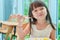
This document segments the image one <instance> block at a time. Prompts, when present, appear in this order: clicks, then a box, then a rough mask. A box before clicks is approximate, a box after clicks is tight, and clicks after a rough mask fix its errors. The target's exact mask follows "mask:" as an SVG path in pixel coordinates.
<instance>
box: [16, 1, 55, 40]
mask: <svg viewBox="0 0 60 40" xmlns="http://www.w3.org/2000/svg"><path fill="white" fill-rule="evenodd" d="M29 17H30V19H29V23H27V24H26V25H25V26H24V27H25V28H24V29H23V28H22V27H23V24H22V22H23V20H24V19H25V18H24V17H23V16H19V18H20V21H19V25H18V26H17V33H18V35H19V37H20V38H21V40H23V39H24V37H25V36H26V35H27V34H28V33H30V37H35V38H36V37H39V38H46V37H47V38H50V39H52V40H55V26H54V25H53V24H52V21H51V17H50V14H49V11H48V8H47V6H46V5H45V4H44V3H43V2H42V1H35V2H33V3H31V5H30V8H29Z"/></svg>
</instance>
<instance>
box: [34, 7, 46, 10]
mask: <svg viewBox="0 0 60 40" xmlns="http://www.w3.org/2000/svg"><path fill="white" fill-rule="evenodd" d="M41 8H44V9H46V8H45V7H37V8H35V7H33V10H35V9H41Z"/></svg>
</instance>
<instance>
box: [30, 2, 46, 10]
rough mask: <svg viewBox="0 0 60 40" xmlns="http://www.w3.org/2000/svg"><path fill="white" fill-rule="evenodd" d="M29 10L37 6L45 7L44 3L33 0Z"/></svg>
mask: <svg viewBox="0 0 60 40" xmlns="http://www.w3.org/2000/svg"><path fill="white" fill-rule="evenodd" d="M30 7H31V10H33V9H34V8H37V7H45V4H44V3H43V2H38V1H35V2H33V3H32V4H31V6H30Z"/></svg>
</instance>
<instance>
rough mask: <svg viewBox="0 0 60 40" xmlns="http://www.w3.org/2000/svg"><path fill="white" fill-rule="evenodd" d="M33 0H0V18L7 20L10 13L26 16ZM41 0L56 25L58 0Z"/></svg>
mask: <svg viewBox="0 0 60 40" xmlns="http://www.w3.org/2000/svg"><path fill="white" fill-rule="evenodd" d="M33 1H35V0H0V20H3V21H5V20H8V18H9V16H10V15H11V14H21V15H26V16H28V10H29V5H30V3H31V2H33ZM42 1H43V2H45V4H46V5H47V7H48V9H49V11H50V15H51V18H52V22H53V23H54V24H56V25H57V20H58V19H59V20H60V5H59V4H60V0H42ZM58 14H59V15H58ZM57 34H58V33H57ZM0 35H2V34H0ZM0 38H1V36H0Z"/></svg>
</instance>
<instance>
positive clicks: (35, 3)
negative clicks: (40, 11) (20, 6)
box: [29, 1, 55, 30]
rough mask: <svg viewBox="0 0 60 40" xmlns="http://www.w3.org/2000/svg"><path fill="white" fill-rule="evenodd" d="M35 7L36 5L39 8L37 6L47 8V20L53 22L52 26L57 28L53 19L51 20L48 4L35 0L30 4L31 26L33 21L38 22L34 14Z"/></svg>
mask: <svg viewBox="0 0 60 40" xmlns="http://www.w3.org/2000/svg"><path fill="white" fill-rule="evenodd" d="M33 7H35V8H37V7H45V8H46V11H47V16H46V20H47V21H49V23H50V24H51V26H52V28H53V29H54V30H55V27H54V25H53V23H52V20H51V17H50V13H49V10H48V8H47V6H46V5H45V3H44V2H42V1H34V2H33V3H31V4H30V7H29V17H31V19H29V21H30V27H31V25H32V23H33V24H35V23H36V22H37V19H36V18H34V16H33V14H32V11H33ZM32 20H33V21H32Z"/></svg>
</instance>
